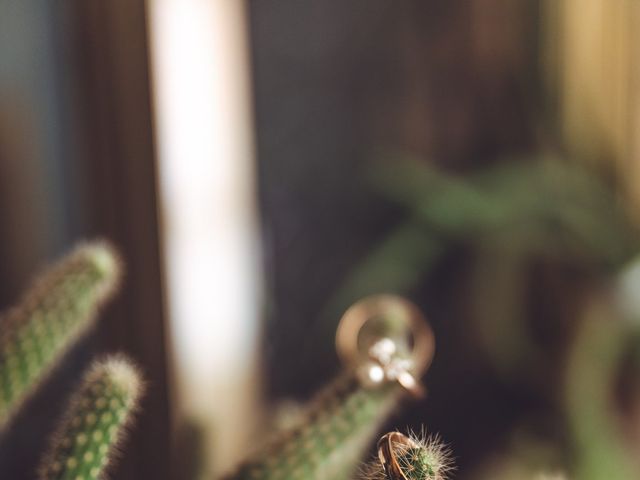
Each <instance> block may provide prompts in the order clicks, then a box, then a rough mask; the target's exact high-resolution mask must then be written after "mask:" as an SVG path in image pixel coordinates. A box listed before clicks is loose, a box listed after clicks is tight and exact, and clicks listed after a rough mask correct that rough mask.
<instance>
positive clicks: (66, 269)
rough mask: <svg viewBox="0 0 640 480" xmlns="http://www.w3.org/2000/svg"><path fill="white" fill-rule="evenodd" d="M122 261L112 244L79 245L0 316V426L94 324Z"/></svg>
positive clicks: (111, 288) (118, 275) (115, 286)
mask: <svg viewBox="0 0 640 480" xmlns="http://www.w3.org/2000/svg"><path fill="white" fill-rule="evenodd" d="M120 265H121V263H120V260H119V257H118V255H117V254H116V253H115V251H114V250H113V249H112V248H111V247H110V246H109V245H108V244H106V243H103V242H98V243H91V244H84V245H81V246H79V247H77V248H76V249H75V250H74V251H73V252H72V253H70V254H69V255H67V256H66V257H65V258H63V259H62V260H61V261H60V262H59V263H57V264H55V265H53V266H52V267H50V268H49V269H48V270H46V271H44V272H43V274H42V275H40V276H39V277H38V278H37V279H36V281H35V282H34V284H33V286H32V287H31V289H29V290H28V291H27V292H26V293H25V294H24V296H23V297H22V299H21V301H20V302H19V304H18V305H17V306H15V307H14V308H12V309H10V310H9V311H7V312H5V313H4V314H2V315H0V430H2V429H3V427H5V426H6V425H7V423H8V422H9V421H10V419H11V418H12V417H13V416H14V414H15V413H16V412H17V411H18V410H19V408H20V407H21V406H22V405H23V404H24V403H25V401H26V400H27V399H28V397H29V396H30V395H31V394H32V393H33V391H34V390H35V389H36V388H37V386H38V385H39V384H40V383H41V382H42V381H43V379H44V378H46V377H47V375H48V373H49V372H50V371H51V370H52V369H53V367H54V366H55V365H56V364H57V363H58V362H59V360H60V359H61V358H62V357H63V356H64V354H65V353H66V352H67V350H68V349H69V348H70V347H71V346H72V345H73V344H74V342H76V341H77V340H78V338H79V337H81V336H82V335H83V334H84V333H85V332H86V331H87V330H88V329H89V328H90V327H91V325H92V324H93V323H94V322H93V320H94V318H95V316H96V312H97V310H98V308H99V307H100V305H101V304H102V303H103V302H105V301H106V300H108V299H109V298H110V297H111V296H112V294H113V293H114V292H115V290H116V288H117V286H118V283H119V279H120V277H121V270H122V269H121V266H120Z"/></svg>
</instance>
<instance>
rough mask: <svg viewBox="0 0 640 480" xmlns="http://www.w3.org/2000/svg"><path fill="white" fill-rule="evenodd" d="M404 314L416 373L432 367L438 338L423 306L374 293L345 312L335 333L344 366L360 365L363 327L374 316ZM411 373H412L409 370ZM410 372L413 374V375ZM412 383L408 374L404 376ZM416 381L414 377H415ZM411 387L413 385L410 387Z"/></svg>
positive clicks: (418, 374)
mask: <svg viewBox="0 0 640 480" xmlns="http://www.w3.org/2000/svg"><path fill="white" fill-rule="evenodd" d="M398 314H400V315H402V316H403V317H404V318H406V319H407V321H408V325H407V327H408V332H407V333H408V334H409V335H410V336H411V339H412V347H411V352H410V357H411V360H412V362H413V369H412V370H413V372H411V373H412V374H413V375H415V376H416V377H417V378H420V377H421V376H422V374H423V373H424V372H425V371H426V370H427V368H429V366H430V365H431V361H432V360H433V355H434V353H435V337H434V335H433V331H432V330H431V327H430V326H429V323H428V322H427V320H426V319H425V317H424V315H423V314H422V312H421V311H420V309H419V308H418V307H417V306H415V305H414V304H413V303H411V302H409V301H408V300H406V299H404V298H402V297H399V296H397V295H389V294H382V295H373V296H370V297H366V298H364V299H362V300H360V301H358V302H356V303H355V304H354V305H352V306H351V307H349V309H348V310H347V311H346V312H345V313H344V315H343V316H342V319H341V320H340V324H339V325H338V330H337V332H336V350H337V352H338V356H339V357H340V359H341V360H342V362H343V363H344V364H345V365H348V366H358V364H359V363H360V362H361V361H362V359H363V358H365V357H366V352H363V351H362V349H361V347H360V342H359V340H360V338H359V337H360V334H361V332H362V330H363V326H364V325H365V324H366V323H367V322H369V321H370V320H372V319H373V318H380V317H384V316H390V315H398ZM408 373H409V372H408ZM413 375H411V376H413ZM405 380H406V382H409V379H408V377H407V378H406V379H405ZM414 383H417V382H415V378H414ZM408 389H409V390H411V388H408Z"/></svg>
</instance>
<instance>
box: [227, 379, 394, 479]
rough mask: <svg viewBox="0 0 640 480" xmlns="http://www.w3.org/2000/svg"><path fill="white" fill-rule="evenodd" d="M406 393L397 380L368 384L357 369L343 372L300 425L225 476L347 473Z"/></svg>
mask: <svg viewBox="0 0 640 480" xmlns="http://www.w3.org/2000/svg"><path fill="white" fill-rule="evenodd" d="M401 395H402V388H401V387H400V386H399V385H397V384H395V383H394V384H385V385H381V386H379V387H378V388H372V389H369V388H365V387H362V386H361V385H360V383H359V381H358V380H357V379H356V378H355V377H354V376H353V375H344V376H342V377H339V378H338V379H337V380H335V381H334V383H333V384H332V385H330V386H329V387H328V389H327V390H326V391H324V392H323V393H321V394H320V395H319V396H318V397H317V398H316V400H315V401H314V402H313V403H312V405H311V407H310V408H309V410H308V412H307V414H306V415H305V419H304V420H303V421H302V422H301V423H300V424H299V425H297V426H295V427H293V428H291V429H289V430H287V431H285V432H282V433H280V434H278V435H277V436H276V438H274V439H273V440H272V441H271V442H270V443H269V444H267V446H266V447H265V448H264V449H262V450H261V451H260V452H258V454H257V455H255V456H254V457H253V458H251V459H249V460H248V461H247V462H246V463H244V464H243V465H241V466H240V468H239V469H238V470H237V471H236V473H234V474H233V475H230V476H228V477H226V479H227V480H249V479H251V480H285V479H286V480H297V479H300V480H308V479H324V478H326V479H338V478H348V477H349V475H350V474H351V473H352V472H353V471H354V470H355V468H356V466H357V465H358V463H359V461H360V459H361V458H362V455H363V453H364V452H365V450H366V448H367V447H368V446H369V443H370V442H371V440H372V439H373V437H374V435H375V434H376V433H377V431H378V429H379V427H380V425H381V423H382V422H384V421H385V419H386V418H387V417H388V415H389V414H390V413H391V412H392V410H393V409H394V407H396V405H397V404H398V401H399V399H400V398H401Z"/></svg>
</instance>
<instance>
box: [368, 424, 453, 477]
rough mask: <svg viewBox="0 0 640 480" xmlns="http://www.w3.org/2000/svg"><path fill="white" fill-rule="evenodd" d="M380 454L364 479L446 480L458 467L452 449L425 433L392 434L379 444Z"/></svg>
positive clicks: (371, 463) (373, 461)
mask: <svg viewBox="0 0 640 480" xmlns="http://www.w3.org/2000/svg"><path fill="white" fill-rule="evenodd" d="M378 452H379V455H378V457H377V458H375V459H373V460H371V462H369V463H368V464H367V465H366V466H365V467H364V468H363V469H362V470H361V471H360V479H361V480H445V479H446V478H448V475H449V473H450V472H451V471H452V470H453V468H454V467H453V464H452V461H451V452H450V451H449V449H448V448H447V447H446V446H445V445H444V444H443V443H442V442H441V441H440V440H439V438H438V437H432V436H426V435H425V434H424V433H422V434H421V435H414V434H411V435H410V436H408V437H407V436H405V435H403V434H402V433H400V432H391V433H388V434H386V435H384V436H383V437H382V438H381V439H380V441H379V442H378Z"/></svg>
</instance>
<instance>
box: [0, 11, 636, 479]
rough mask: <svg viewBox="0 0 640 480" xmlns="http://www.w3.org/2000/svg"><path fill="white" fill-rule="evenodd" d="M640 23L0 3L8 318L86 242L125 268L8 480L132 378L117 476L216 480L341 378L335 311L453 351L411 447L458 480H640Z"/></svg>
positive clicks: (21, 424)
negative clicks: (105, 356)
mask: <svg viewBox="0 0 640 480" xmlns="http://www.w3.org/2000/svg"><path fill="white" fill-rule="evenodd" d="M639 21H640V4H639V3H638V2H635V1H633V0H517V1H515V0H473V1H452V0H410V1H405V2H391V1H385V0H349V1H345V0H340V1H337V0H327V1H324V2H308V1H300V0H260V1H258V0H256V1H246V2H245V1H240V0H148V1H147V2H146V3H145V2H142V1H133V0H111V1H108V2H107V1H99V0H88V1H87V0H83V1H80V0H67V1H64V2H55V4H54V2H37V1H35V0H21V1H14V0H0V234H1V235H2V241H1V242H0V265H2V268H1V269H0V304H1V305H3V306H5V307H6V306H9V305H10V304H11V303H12V302H14V301H15V300H16V299H17V298H18V296H19V293H20V291H21V290H22V289H24V288H25V287H26V286H27V285H28V283H29V281H30V279H31V278H32V277H33V275H34V274H35V273H36V272H37V271H38V270H39V269H40V268H41V267H42V266H43V265H46V264H47V263H48V262H51V261H52V260H53V259H55V258H56V257H58V256H60V255H62V254H63V253H64V252H66V251H67V250H69V249H70V248H71V247H72V246H73V245H74V244H75V243H77V242H78V241H80V240H82V239H90V238H94V237H104V238H107V239H109V240H111V241H112V242H113V243H114V244H115V245H116V246H117V247H118V248H119V249H120V250H121V251H122V253H123V256H124V257H125V261H126V265H127V274H126V280H125V283H124V288H123V289H122V292H121V294H120V295H119V296H118V298H117V301H116V302H114V303H113V304H112V305H111V306H109V307H108V309H107V311H106V312H105V314H104V315H103V317H102V320H101V322H100V323H99V328H98V329H97V331H95V332H94V333H93V334H92V335H91V336H90V337H89V338H88V339H87V340H86V341H85V342H83V343H82V345H81V347H80V348H77V349H75V350H74V351H73V352H72V354H71V355H69V356H68V357H67V358H66V360H65V362H64V364H63V366H62V368H61V369H60V370H58V371H57V374H56V375H55V378H53V379H52V380H51V381H50V382H48V384H47V385H46V386H45V391H44V392H43V394H42V395H39V396H38V397H37V398H36V399H34V400H33V401H32V402H31V403H30V405H29V408H28V409H27V410H26V411H25V412H23V413H22V414H21V415H20V417H19V419H18V421H16V422H15V423H14V425H13V427H12V430H11V431H10V432H8V434H7V435H6V436H5V437H4V438H3V439H2V440H0V471H1V472H3V473H7V477H8V478H9V477H10V478H12V479H30V478H33V467H34V466H35V465H36V464H37V459H38V458H39V455H40V453H41V450H42V448H43V445H44V442H45V441H46V439H47V436H48V435H49V433H50V431H51V429H52V428H53V426H54V423H55V419H56V417H57V416H58V414H59V413H60V412H61V411H62V408H63V406H64V401H65V399H66V395H67V393H68V391H69V389H70V388H72V387H73V385H74V383H75V381H76V380H77V378H78V377H79V375H80V373H81V372H82V370H84V368H85V367H86V365H87V363H88V362H89V361H90V360H91V359H92V358H94V357H95V356H96V355H98V354H100V353H102V352H109V351H116V350H118V351H125V352H127V353H129V354H130V355H131V356H132V357H134V358H135V359H136V360H137V361H138V362H139V363H140V364H141V366H142V367H143V369H144V371H145V373H146V375H147V377H148V380H149V393H148V394H147V396H146V398H145V399H144V402H143V406H142V411H141V413H140V415H139V421H138V424H137V425H136V427H135V428H134V429H133V431H132V438H131V440H130V441H129V442H128V443H127V445H126V449H125V452H126V453H125V454H124V455H123V458H122V464H121V465H120V466H119V467H118V469H117V473H114V478H118V479H123V480H128V479H133V478H155V479H169V478H181V479H183V478H189V477H191V478H195V476H196V472H197V471H200V470H204V471H211V472H220V471H224V470H226V469H228V468H229V467H231V466H232V465H233V464H235V463H236V461H237V460H238V459H239V458H241V457H242V456H243V455H244V454H245V452H246V451H247V449H249V448H251V447H252V446H254V445H255V444H256V443H259V441H260V439H261V438H263V436H264V434H265V431H268V430H269V429H270V428H273V424H274V422H275V420H274V418H275V417H276V416H277V415H274V413H273V412H274V411H279V412H281V415H285V416H286V414H287V412H291V411H295V410H296V407H295V405H296V404H297V403H298V402H304V401H305V400H306V399H308V398H309V396H310V395H311V394H312V393H313V392H314V391H316V390H317V389H319V388H320V387H321V386H322V385H324V384H325V383H327V382H328V381H330V379H331V378H333V376H335V375H336V373H337V372H338V371H339V370H340V365H339V362H338V360H337V357H336V355H335V352H334V344H333V336H334V333H335V328H336V325H337V322H338V320H339V318H340V315H341V314H342V312H343V311H344V310H345V309H346V308H347V307H348V306H349V305H350V304H351V303H353V302H354V301H355V300H357V299H358V298H360V297H361V296H364V295H367V294H370V293H377V292H382V291H390V292H396V293H400V294H403V295H406V296H407V297H409V298H411V299H412V300H413V301H415V302H416V303H417V304H419V305H420V306H421V307H422V308H423V309H424V311H425V312H426V314H427V316H428V317H429V319H430V321H431V323H432V325H433V328H434V330H435V333H436V337H437V350H438V351H437V354H436V358H435V361H434V364H433V366H432V368H431V370H430V371H429V373H428V375H427V377H426V379H425V381H426V383H427V385H428V386H429V391H430V395H429V398H428V399H427V400H425V401H421V402H418V403H412V404H407V408H406V409H404V410H403V412H402V413H401V414H399V415H398V416H396V417H395V418H394V419H393V422H392V424H391V426H392V427H393V428H403V427H405V426H414V427H416V426H418V427H419V425H421V424H424V425H426V426H427V428H428V430H429V431H434V432H439V433H440V435H441V436H442V438H443V439H444V440H445V441H446V442H447V443H449V444H450V445H451V447H452V448H453V450H454V453H455V457H456V464H457V466H458V470H457V473H456V478H459V479H482V478H492V479H495V478H508V479H515V478H520V476H522V478H533V477H531V476H530V475H529V473H528V472H543V471H546V472H551V473H553V472H560V471H568V472H572V476H573V477H574V478H579V479H581V480H584V479H590V478H592V479H600V478H609V479H613V478H620V479H625V478H629V479H633V478H638V476H639V475H640V474H639V473H638V472H640V465H639V463H640V462H639V461H638V459H639V458H640V304H639V302H638V300H637V298H638V297H639V296H638V292H639V291H640V267H639V266H638V265H640V264H636V263H635V258H636V256H637V254H638V251H639V250H640V241H639V240H640V239H639V237H638V228H637V227H638V220H640V214H639V213H638V206H639V205H640V161H639V160H640V159H639V155H640V140H639V138H640V137H638V136H637V135H636V129H637V128H638V125H639V122H640V84H639V80H640V51H639V50H638V45H640V43H639V40H640V39H639V38H638V35H639V34H638V32H637V28H635V27H636V26H637V25H638V22H639ZM0 328H2V326H1V325H0ZM283 402H286V403H283ZM282 405H289V406H288V407H283V406H282ZM281 415H280V416H281Z"/></svg>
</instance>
